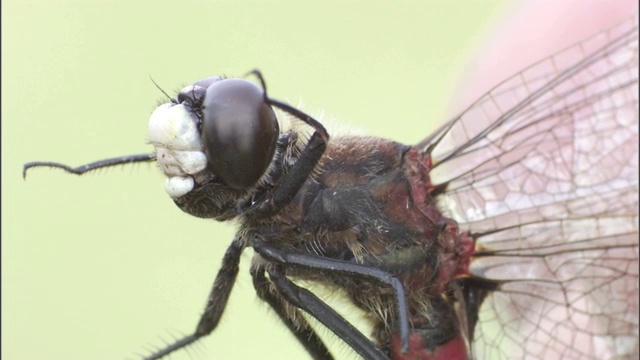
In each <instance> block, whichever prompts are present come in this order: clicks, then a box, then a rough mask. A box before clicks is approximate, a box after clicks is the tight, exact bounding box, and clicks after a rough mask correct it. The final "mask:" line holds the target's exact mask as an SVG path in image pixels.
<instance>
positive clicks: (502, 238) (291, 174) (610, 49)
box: [23, 17, 639, 360]
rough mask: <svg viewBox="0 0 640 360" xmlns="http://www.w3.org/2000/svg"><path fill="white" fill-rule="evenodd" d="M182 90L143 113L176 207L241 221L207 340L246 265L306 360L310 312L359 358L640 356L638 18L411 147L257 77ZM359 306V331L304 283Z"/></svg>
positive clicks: (200, 330)
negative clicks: (313, 107)
mask: <svg viewBox="0 0 640 360" xmlns="http://www.w3.org/2000/svg"><path fill="white" fill-rule="evenodd" d="M250 74H251V75H253V76H254V77H255V78H256V79H257V82H255V81H250V80H248V78H247V77H244V78H225V77H209V78H205V79H201V80H198V81H196V82H194V83H192V84H191V85H188V86H186V87H184V88H183V89H182V90H181V91H180V92H179V93H178V94H177V96H175V97H171V96H169V95H167V97H168V98H169V101H168V102H167V103H165V104H162V105H160V106H159V107H158V108H157V109H156V110H155V111H154V112H153V114H152V115H151V118H150V121H149V127H148V136H149V141H150V142H151V144H152V145H153V146H154V148H155V151H154V152H153V153H145V154H139V155H130V156H122V157H116V158H111V159H106V160H100V161H97V162H93V163H90V164H86V165H83V166H79V167H71V166H68V165H65V164H62V163H57V162H40V161H39V162H31V163H27V164H25V165H24V169H23V176H26V173H27V171H29V170H31V169H33V168H37V167H49V168H60V169H63V170H65V171H67V172H70V173H73V174H78V175H81V174H84V173H86V172H90V171H93V170H96V169H100V168H105V167H112V166H119V165H124V164H130V163H137V162H156V163H157V165H158V166H159V168H160V170H161V171H162V173H163V174H164V175H165V176H166V182H165V189H166V192H167V194H168V195H169V196H170V198H171V199H172V200H173V201H174V203H175V204H176V205H177V206H178V207H179V208H180V209H181V210H182V211H184V212H186V213H188V214H190V215H193V216H196V217H200V218H205V219H215V220H218V221H235V222H236V223H237V224H238V228H239V230H238V232H237V234H236V236H235V238H234V239H233V240H232V242H231V245H230V246H229V247H228V249H227V251H226V253H225V254H224V256H223V259H222V265H221V268H220V270H219V272H218V274H217V276H216V278H215V280H214V284H213V288H212V290H211V292H210V295H209V297H208V299H207V304H206V307H205V310H204V313H203V315H202V316H201V318H200V321H199V322H198V324H197V326H196V329H195V331H194V332H193V333H192V334H190V335H187V336H184V337H183V338H180V339H178V340H177V341H175V342H174V343H172V344H169V345H168V346H165V347H164V348H161V349H159V350H158V351H156V352H155V353H153V354H151V355H149V356H148V359H159V358H162V357H165V356H167V355H169V354H170V353H172V352H174V351H177V350H179V349H182V348H184V347H186V346H188V345H189V344H192V343H194V342H196V341H198V340H199V339H201V338H202V337H204V336H207V335H209V334H211V333H212V332H213V331H214V330H215V329H216V327H217V325H218V323H219V320H220V318H221V317H222V315H223V313H224V309H225V306H226V304H227V300H228V298H229V295H230V293H231V291H232V288H233V285H234V283H235V279H236V276H237V274H238V271H239V268H238V265H239V262H240V256H241V254H242V253H243V251H244V250H245V249H246V248H253V250H254V251H255V255H254V258H253V259H252V264H251V269H250V272H251V276H252V279H253V285H254V288H255V290H256V294H257V296H258V297H259V298H260V299H261V300H263V301H264V302H266V303H267V304H268V305H269V307H270V308H271V309H272V310H273V311H274V312H275V313H276V314H277V315H278V317H279V318H280V319H281V320H282V323H283V324H284V325H285V326H286V327H287V328H288V329H289V331H290V332H291V333H292V334H293V335H294V336H295V338H296V339H297V340H298V341H299V342H300V343H301V345H302V346H304V348H305V349H306V350H307V352H308V353H309V355H310V357H312V358H314V359H332V358H333V355H332V354H331V352H330V350H329V348H328V347H327V346H326V344H325V343H324V342H323V340H322V339H321V338H320V336H319V335H318V332H317V331H316V330H315V329H314V327H313V326H312V325H311V323H310V321H309V320H308V316H310V317H312V318H315V319H316V320H318V321H319V322H320V323H322V324H323V325H324V326H325V327H326V328H328V329H329V330H330V331H332V332H333V333H335V334H336V335H337V336H338V337H339V338H340V339H342V340H343V341H344V342H345V343H346V344H347V345H348V346H350V347H351V348H353V349H354V350H355V351H356V352H357V353H358V354H359V355H361V356H362V357H363V358H365V359H389V358H391V359H397V360H404V359H470V358H473V359H507V358H508V359H514V358H545V359H549V358H562V359H604V358H616V359H621V358H629V359H631V358H638V355H639V350H638V349H639V320H638V316H639V314H638V301H639V300H638V298H639V291H638V267H639V260H638V259H639V254H638V252H639V250H638V248H639V238H638V206H639V200H638V187H639V185H638V146H639V145H638V143H639V139H638V20H637V17H634V18H632V19H629V20H627V21H625V22H624V23H621V24H619V25H618V26H616V27H613V28H610V29H607V30H605V31H603V32H600V33H598V34H596V35H594V36H593V37H591V38H588V39H586V40H584V41H582V42H580V43H578V44H576V45H574V46H572V47H570V48H567V49H565V50H564V51H561V52H559V53H557V54H555V55H553V56H551V57H549V58H546V59H544V60H542V61H540V62H538V63H536V64H534V65H532V66H530V67H528V68H526V69H525V70H523V71H521V72H520V73H518V74H516V75H515V76H513V77H511V78H509V79H507V80H506V81H504V82H502V83H500V84H499V85H498V86H496V87H494V88H493V89H492V90H491V91H489V92H488V93H487V94H485V95H484V96H482V97H481V98H480V99H479V100H478V101H476V102H475V103H474V104H473V105H471V106H470V107H469V108H468V109H467V110H466V111H464V112H463V113H462V114H461V115H459V116H457V117H455V118H453V119H452V120H450V121H448V122H446V123H445V124H444V125H442V126H441V127H440V128H439V129H438V130H437V131H435V132H434V133H432V134H431V135H429V136H428V137H427V138H426V139H424V140H423V141H421V142H420V143H418V144H416V145H412V146H410V145H405V144H401V143H398V142H395V141H392V140H388V139H382V138H376V137H368V136H360V135H358V136H355V135H352V136H348V135H344V136H340V135H333V134H330V133H329V132H328V131H327V129H326V128H325V127H324V125H323V124H322V123H321V122H320V121H318V120H316V119H315V118H313V117H312V116H309V115H308V114H306V113H305V112H303V111H301V110H299V109H297V108H295V107H293V106H291V105H289V104H287V103H286V102H282V101H279V100H277V99H274V98H272V97H270V95H268V92H267V86H266V82H265V80H264V77H263V76H262V74H261V73H260V72H259V71H253V72H251V73H250ZM303 281H304V282H310V283H314V284H319V285H322V286H324V287H326V288H328V289H330V290H333V291H337V292H339V293H341V294H342V295H344V296H345V297H347V298H348V299H349V300H350V301H351V302H352V303H353V304H354V305H355V306H357V307H359V308H360V309H362V310H363V313H364V316H365V317H366V318H367V320H369V321H370V322H371V323H372V324H373V330H372V334H369V335H367V334H363V333H362V332H361V331H359V330H358V329H356V328H355V327H354V326H353V325H352V324H351V323H350V322H349V321H348V320H347V319H345V318H344V317H342V316H341V315H340V314H338V313H337V312H336V311H335V309H333V308H332V307H331V306H329V305H328V304H327V303H326V302H325V301H324V300H323V299H322V298H321V297H319V296H318V295H316V294H314V293H313V292H312V291H310V290H309V289H308V288H306V287H304V286H301V285H300V283H301V282H303Z"/></svg>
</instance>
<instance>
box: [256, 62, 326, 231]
mask: <svg viewBox="0 0 640 360" xmlns="http://www.w3.org/2000/svg"><path fill="white" fill-rule="evenodd" d="M251 73H252V74H254V75H255V76H257V77H258V79H259V80H260V83H261V85H262V89H263V90H264V102H265V103H267V104H269V105H271V106H275V107H277V108H279V109H280V110H282V111H284V112H287V113H289V114H291V115H293V116H295V117H296V118H298V119H299V120H301V121H303V122H304V123H306V124H307V125H309V126H311V127H312V128H313V129H314V130H315V131H314V133H313V135H312V136H311V138H310V139H309V141H308V142H307V145H306V146H305V148H304V149H303V150H302V152H301V153H300V156H299V157H298V160H297V161H296V163H295V164H294V165H293V167H292V168H291V170H290V171H289V172H288V173H286V174H285V175H284V176H283V177H282V179H281V181H280V183H279V184H278V187H277V188H276V189H275V190H274V191H273V193H272V194H271V195H270V196H269V198H267V199H266V200H265V201H264V202H262V204H260V205H259V207H258V208H257V209H255V210H253V211H252V212H251V217H254V218H258V219H260V218H266V217H269V216H273V215H275V214H277V213H278V212H279V211H280V210H281V209H282V208H283V207H284V206H286V205H287V204H289V203H290V202H291V200H292V199H293V198H294V197H295V196H296V194H297V193H298V191H299V190H300V188H301V187H302V185H303V184H304V183H305V181H307V179H308V178H309V176H310V175H311V173H312V172H313V170H314V169H315V167H316V165H317V164H318V161H320V158H321V157H322V154H324V151H325V149H326V148H327V143H328V142H329V133H328V132H327V129H325V127H324V126H323V125H322V124H321V123H320V122H319V121H318V120H316V119H314V118H313V117H312V116H310V115H308V114H306V113H304V112H302V111H300V110H298V109H296V108H294V107H293V106H291V105H289V104H287V103H283V102H281V101H278V100H275V99H271V98H269V97H268V95H267V86H266V84H265V82H264V79H263V77H262V74H261V73H260V72H259V71H258V70H254V71H252V72H251Z"/></svg>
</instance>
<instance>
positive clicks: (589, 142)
mask: <svg viewBox="0 0 640 360" xmlns="http://www.w3.org/2000/svg"><path fill="white" fill-rule="evenodd" d="M419 146H421V147H424V149H425V151H426V152H429V153H430V154H431V157H432V159H433V163H434V169H433V170H432V172H431V176H432V181H433V182H434V184H440V185H446V191H444V192H443V193H442V194H441V195H439V199H438V201H439V205H440V207H441V209H442V211H443V212H444V213H445V214H447V215H448V216H450V217H451V218H453V219H454V220H456V221H457V222H458V223H459V224H460V228H461V229H462V230H463V231H470V232H471V233H472V234H474V236H475V237H476V239H477V256H476V258H475V259H474V261H473V263H472V268H471V273H472V274H474V275H476V276H482V277H486V278H490V279H497V280H501V281H502V284H503V285H502V286H501V289H500V291H497V292H495V293H493V294H492V295H490V296H489V297H488V298H487V299H486V300H485V302H484V304H483V305H482V307H481V309H480V314H479V324H478V326H477V327H476V331H475V334H474V339H473V351H474V356H475V357H477V358H483V359H484V358H488V359H498V358H501V359H506V358H544V359H552V358H558V359H560V358H562V359H578V358H580V359H582V358H584V359H603V358H638V326H639V325H638V296H639V294H638V20H637V17H634V18H633V19H630V20H628V21H626V22H625V23H622V24H620V25H618V26H617V27H614V28H612V29H609V30H607V31H604V32H602V33H600V34H598V35H596V36H594V37H592V38H590V39H587V40H585V41H584V42H582V43H579V44H577V45H575V46H573V47H571V48H568V49H566V50H565V51H562V52H560V53H558V54H556V55H554V56H552V57H550V58H548V59H545V60H543V61H541V62H539V63H537V64H535V65H533V66H531V67H530V68H528V69H525V70H524V71H522V72H521V73H519V74H517V75H516V76H514V77H512V78H510V79H509V80H507V81H505V82H504V83H502V84H500V85H499V86H497V87H496V88H494V89H493V90H492V91H491V92H489V93H488V94H486V95H485V96H483V97H482V98H481V99H480V100H479V101H477V102H476V103H475V104H474V105H472V106H471V107H470V108H469V109H468V110H467V111H466V112H464V113H463V114H462V115H460V116H459V117H457V118H455V119H453V120H452V121H451V122H449V123H448V124H445V126H443V127H442V128H441V129H440V130H439V131H437V132H436V133H435V134H434V135H432V136H430V137H429V138H427V139H425V140H424V141H423V142H422V143H421V144H419Z"/></svg>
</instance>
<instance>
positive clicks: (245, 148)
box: [202, 79, 279, 189]
mask: <svg viewBox="0 0 640 360" xmlns="http://www.w3.org/2000/svg"><path fill="white" fill-rule="evenodd" d="M278 134H279V128H278V122H277V119H276V115H275V113H274V112H273V110H272V109H271V107H270V106H269V105H267V104H266V103H265V102H264V92H263V91H262V89H260V88H259V87H258V86H257V85H255V84H254V83H252V82H250V81H248V80H243V79H226V80H222V81H218V82H215V83H213V84H212V85H210V86H209V87H208V88H207V93H206V95H205V98H204V102H203V103H202V142H203V144H204V146H205V153H206V155H207V159H208V162H209V167H210V169H211V170H212V171H213V172H214V173H215V174H216V175H218V176H219V177H220V178H221V179H222V180H223V181H224V182H225V183H226V184H227V185H229V186H231V187H233V188H235V189H247V188H249V187H251V186H252V185H254V184H255V183H256V182H257V181H258V179H260V177H261V176H262V175H263V174H264V173H265V171H266V170H267V168H268V167H269V164H270V163H271V159H272V158H273V153H274V151H275V148H276V141H277V140H278Z"/></svg>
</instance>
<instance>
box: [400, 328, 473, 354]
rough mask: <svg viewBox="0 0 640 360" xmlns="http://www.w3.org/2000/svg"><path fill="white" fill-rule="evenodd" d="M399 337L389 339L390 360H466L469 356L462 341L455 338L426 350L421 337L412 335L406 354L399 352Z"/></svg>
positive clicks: (459, 338)
mask: <svg viewBox="0 0 640 360" xmlns="http://www.w3.org/2000/svg"><path fill="white" fill-rule="evenodd" d="M400 348H401V339H400V336H398V335H394V336H393V337H392V338H391V349H392V352H391V359H392V360H468V359H469V355H468V352H467V347H466V345H465V342H464V340H463V339H462V338H461V337H455V338H453V339H451V340H449V341H447V342H445V343H444V344H441V345H440V346H438V347H436V348H435V349H428V348H427V347H426V346H425V345H424V342H423V340H422V336H421V335H420V334H417V333H413V334H411V335H410V336H409V350H408V351H407V352H406V353H402V352H401V351H400Z"/></svg>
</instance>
